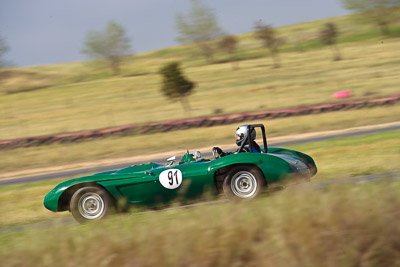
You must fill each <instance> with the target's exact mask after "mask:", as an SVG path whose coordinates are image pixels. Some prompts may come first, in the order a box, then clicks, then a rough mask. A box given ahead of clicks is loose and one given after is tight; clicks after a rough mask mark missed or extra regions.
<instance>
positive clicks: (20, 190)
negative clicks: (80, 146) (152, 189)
mask: <svg viewBox="0 0 400 267" xmlns="http://www.w3.org/2000/svg"><path fill="white" fill-rule="evenodd" d="M399 133H400V131H390V132H384V133H376V134H371V135H365V136H360V137H351V138H350V137H349V138H339V139H334V140H329V141H324V142H316V143H311V144H304V145H298V146H292V147H290V148H293V149H296V150H299V151H302V152H305V153H307V154H309V155H311V156H312V157H313V158H314V160H315V162H316V164H317V167H318V174H317V175H316V176H315V177H314V178H313V181H320V180H328V179H337V178H345V177H352V176H359V175H367V174H375V173H381V172H391V171H398V170H400V166H399V164H398V162H400V150H399V149H398V148H399V146H400V140H399V138H398V136H399ZM60 181H61V180H53V181H45V182H38V183H32V184H24V185H11V186H2V187H0V202H1V203H2V205H1V206H0V214H2V216H1V217H0V228H1V227H6V226H10V225H19V224H26V223H30V222H37V221H45V220H51V219H56V218H64V217H70V214H69V213H57V214H56V213H53V212H50V211H47V210H46V209H45V208H44V207H43V204H42V202H43V198H44V195H45V194H47V193H48V192H49V191H50V190H51V189H52V188H53V187H54V186H55V185H56V184H58V183H59V182H60Z"/></svg>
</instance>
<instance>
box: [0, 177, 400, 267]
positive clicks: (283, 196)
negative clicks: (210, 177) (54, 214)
mask: <svg viewBox="0 0 400 267" xmlns="http://www.w3.org/2000/svg"><path fill="white" fill-rule="evenodd" d="M399 205H400V184H399V183H398V182H397V183H394V182H393V183H380V184H369V185H354V184H351V185H347V186H337V187H333V188H330V189H326V190H324V191H318V190H316V189H304V188H303V189H300V190H299V189H298V190H287V191H283V192H279V193H276V194H274V195H271V196H270V197H264V198H261V199H257V200H255V201H247V202H241V203H224V204H218V205H209V206H200V207H194V208H190V209H183V210H166V211H161V212H156V213H147V214H136V215H132V214H128V215H119V216H114V217H111V218H109V219H108V220H106V221H103V222H99V223H90V224H86V225H77V224H66V225H65V224H62V225H58V226H49V227H48V229H28V230H24V231H18V232H8V233H2V234H0V258H1V259H2V266H53V265H57V266H189V265H190V266H359V265H360V266H397V265H399V264H400V257H399V253H398V247H399V245H400V243H399V239H398V236H399V235H400V228H399V227H398V220H397V218H398V216H399V215H400V214H399V209H398V207H399Z"/></svg>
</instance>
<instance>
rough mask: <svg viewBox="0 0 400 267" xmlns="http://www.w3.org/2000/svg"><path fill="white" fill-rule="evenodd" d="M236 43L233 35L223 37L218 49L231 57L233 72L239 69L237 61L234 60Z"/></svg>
mask: <svg viewBox="0 0 400 267" xmlns="http://www.w3.org/2000/svg"><path fill="white" fill-rule="evenodd" d="M237 43H238V40H237V39H236V37H235V36H233V35H228V36H225V37H224V38H222V39H221V41H220V42H219V49H220V50H222V51H225V52H226V53H228V54H230V55H231V60H232V69H233V70H235V69H239V64H238V61H237V59H235V58H234V53H235V51H236V48H237Z"/></svg>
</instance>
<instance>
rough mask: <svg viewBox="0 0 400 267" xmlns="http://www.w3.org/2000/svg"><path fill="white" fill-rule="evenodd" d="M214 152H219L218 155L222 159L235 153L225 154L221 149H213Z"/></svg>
mask: <svg viewBox="0 0 400 267" xmlns="http://www.w3.org/2000/svg"><path fill="white" fill-rule="evenodd" d="M213 150H215V151H217V153H218V155H219V156H220V157H224V156H226V155H231V154H233V152H224V151H223V150H222V149H221V148H219V147H213Z"/></svg>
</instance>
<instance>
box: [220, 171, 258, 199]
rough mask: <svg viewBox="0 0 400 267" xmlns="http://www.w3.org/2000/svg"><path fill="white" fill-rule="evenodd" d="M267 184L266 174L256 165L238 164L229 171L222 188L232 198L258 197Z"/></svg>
mask: <svg viewBox="0 0 400 267" xmlns="http://www.w3.org/2000/svg"><path fill="white" fill-rule="evenodd" d="M265 185H266V182H265V178H264V175H263V174H262V173H261V171H260V170H259V169H257V168H255V167H250V166H238V167H235V168H233V169H232V170H230V171H229V172H228V174H227V175H226V177H225V179H224V183H223V185H222V189H223V191H224V194H225V195H226V197H227V198H229V199H231V200H242V199H252V198H255V197H257V196H258V195H259V194H260V193H261V192H262V190H263V188H264V186H265Z"/></svg>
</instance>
